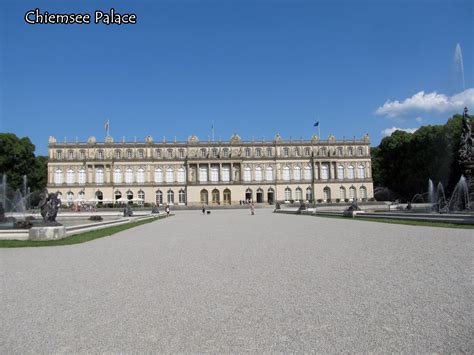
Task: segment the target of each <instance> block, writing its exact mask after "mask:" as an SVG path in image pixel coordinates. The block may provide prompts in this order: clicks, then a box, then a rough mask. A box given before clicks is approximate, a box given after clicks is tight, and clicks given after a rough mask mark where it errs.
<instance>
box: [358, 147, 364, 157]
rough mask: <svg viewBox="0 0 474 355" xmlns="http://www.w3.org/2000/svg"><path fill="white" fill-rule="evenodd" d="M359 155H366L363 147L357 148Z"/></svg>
mask: <svg viewBox="0 0 474 355" xmlns="http://www.w3.org/2000/svg"><path fill="white" fill-rule="evenodd" d="M357 154H359V155H363V154H364V151H363V149H362V147H359V148H357Z"/></svg>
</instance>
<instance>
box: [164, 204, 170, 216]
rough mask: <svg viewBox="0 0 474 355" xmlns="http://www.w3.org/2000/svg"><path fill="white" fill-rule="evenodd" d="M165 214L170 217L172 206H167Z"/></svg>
mask: <svg viewBox="0 0 474 355" xmlns="http://www.w3.org/2000/svg"><path fill="white" fill-rule="evenodd" d="M165 212H166V215H167V216H169V215H170V205H166V207H165Z"/></svg>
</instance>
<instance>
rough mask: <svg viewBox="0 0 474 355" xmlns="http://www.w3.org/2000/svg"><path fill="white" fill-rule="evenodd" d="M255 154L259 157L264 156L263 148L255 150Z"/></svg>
mask: <svg viewBox="0 0 474 355" xmlns="http://www.w3.org/2000/svg"><path fill="white" fill-rule="evenodd" d="M255 156H257V157H259V158H260V157H261V156H262V150H261V149H260V148H257V149H256V150H255Z"/></svg>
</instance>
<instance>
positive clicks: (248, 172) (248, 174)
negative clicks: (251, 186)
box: [244, 166, 252, 182]
mask: <svg viewBox="0 0 474 355" xmlns="http://www.w3.org/2000/svg"><path fill="white" fill-rule="evenodd" d="M251 180H252V170H251V169H250V168H249V167H248V166H247V167H245V168H244V181H246V182H249V181H251Z"/></svg>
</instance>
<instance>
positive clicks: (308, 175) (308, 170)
mask: <svg viewBox="0 0 474 355" xmlns="http://www.w3.org/2000/svg"><path fill="white" fill-rule="evenodd" d="M311 175H312V174H311V167H310V166H309V165H306V166H305V167H304V179H305V180H311Z"/></svg>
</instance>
